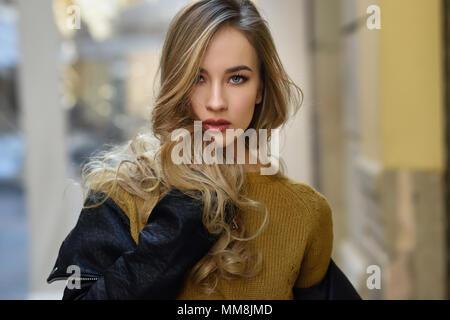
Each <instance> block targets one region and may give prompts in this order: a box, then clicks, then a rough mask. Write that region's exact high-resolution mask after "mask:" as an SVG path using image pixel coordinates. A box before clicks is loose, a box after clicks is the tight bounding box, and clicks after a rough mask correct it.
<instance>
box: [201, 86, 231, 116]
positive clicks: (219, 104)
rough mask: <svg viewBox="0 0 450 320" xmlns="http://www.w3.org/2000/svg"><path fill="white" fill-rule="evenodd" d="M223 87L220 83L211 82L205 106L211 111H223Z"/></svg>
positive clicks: (224, 106)
mask: <svg viewBox="0 0 450 320" xmlns="http://www.w3.org/2000/svg"><path fill="white" fill-rule="evenodd" d="M224 94H225V93H224V89H223V88H222V86H221V85H220V84H213V85H211V87H210V90H209V96H208V100H207V103H206V108H207V109H208V110H211V111H223V110H225V109H226V108H227V105H226V99H225V96H224Z"/></svg>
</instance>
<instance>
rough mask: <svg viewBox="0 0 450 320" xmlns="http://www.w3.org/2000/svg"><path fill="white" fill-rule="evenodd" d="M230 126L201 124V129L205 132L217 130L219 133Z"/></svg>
mask: <svg viewBox="0 0 450 320" xmlns="http://www.w3.org/2000/svg"><path fill="white" fill-rule="evenodd" d="M229 126H230V124H229V123H228V124H213V123H203V128H204V129H205V130H210V129H212V130H219V131H224V130H226V129H227V128H228V127H229Z"/></svg>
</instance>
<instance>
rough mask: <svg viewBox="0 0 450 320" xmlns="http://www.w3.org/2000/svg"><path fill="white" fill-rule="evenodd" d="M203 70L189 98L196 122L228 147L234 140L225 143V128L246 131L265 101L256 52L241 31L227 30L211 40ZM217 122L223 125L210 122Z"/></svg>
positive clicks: (218, 32)
mask: <svg viewBox="0 0 450 320" xmlns="http://www.w3.org/2000/svg"><path fill="white" fill-rule="evenodd" d="M200 67H201V68H200V76H199V78H198V79H197V83H196V84H195V86H194V90H193V93H192V95H191V97H190V103H191V108H192V111H193V113H194V115H195V118H196V119H195V120H201V121H202V124H203V127H204V129H205V130H207V129H212V130H215V131H214V132H213V133H214V134H213V136H214V140H215V141H216V143H217V144H218V145H219V146H225V145H228V144H230V143H231V142H233V141H226V139H225V129H242V130H244V131H245V130H246V129H247V128H248V126H249V124H250V122H251V120H252V117H253V112H254V109H255V104H259V103H260V102H261V99H262V95H261V90H260V88H261V87H262V86H260V85H261V83H260V78H259V69H258V56H257V53H256V51H255V49H254V48H253V46H252V45H251V44H250V42H248V40H247V38H246V37H245V36H244V35H243V34H242V33H241V32H240V31H238V30H237V29H234V28H231V27H224V28H221V29H219V30H218V31H217V32H216V34H215V35H214V36H213V38H212V39H211V42H210V43H209V45H208V47H207V49H206V53H205V56H204V59H203V60H202V62H201V65H200ZM214 120H219V121H220V123H222V125H221V124H220V123H219V124H217V123H216V125H214V124H213V123H208V122H209V121H214ZM223 123H225V125H224V124H223Z"/></svg>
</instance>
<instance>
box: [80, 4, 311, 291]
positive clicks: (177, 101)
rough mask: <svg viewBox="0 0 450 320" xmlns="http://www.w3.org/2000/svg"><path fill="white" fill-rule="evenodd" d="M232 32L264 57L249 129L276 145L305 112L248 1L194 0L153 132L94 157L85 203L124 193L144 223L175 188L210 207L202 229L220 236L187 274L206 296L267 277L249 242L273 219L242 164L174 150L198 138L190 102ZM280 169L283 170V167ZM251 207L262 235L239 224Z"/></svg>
mask: <svg viewBox="0 0 450 320" xmlns="http://www.w3.org/2000/svg"><path fill="white" fill-rule="evenodd" d="M225 26H228V27H233V28H236V29H237V30H239V31H241V32H242V33H243V34H244V35H245V36H246V37H247V39H248V40H249V42H250V43H251V44H252V46H253V47H254V49H255V51H256V52H257V54H258V61H259V64H260V77H261V81H262V82H261V83H262V90H263V91H262V92H263V99H262V101H261V103H260V104H258V105H256V107H255V112H254V115H253V118H252V120H251V123H250V126H249V128H254V129H256V131H258V129H267V131H268V138H269V139H270V137H271V135H270V132H271V130H270V129H276V128H279V127H280V126H283V125H284V124H285V123H286V121H287V120H288V119H289V117H290V116H291V114H290V108H289V106H292V111H293V112H292V115H294V114H295V113H296V112H297V111H298V109H299V108H300V105H301V102H302V100H303V93H302V91H301V89H300V88H299V87H298V86H297V85H296V84H295V83H294V82H293V81H292V80H291V79H290V77H289V76H288V74H287V73H286V71H285V69H284V67H283V65H282V63H281V61H280V58H279V56H278V53H277V51H276V48H275V45H274V41H273V39H272V36H271V34H270V31H269V28H268V26H267V22H266V21H265V20H264V19H263V18H262V17H261V15H260V14H259V12H258V10H257V9H256V7H255V6H254V4H253V3H252V2H251V1H249V0H201V1H193V2H190V3H189V4H188V5H186V6H185V7H184V8H182V9H181V10H180V11H179V12H178V13H177V14H176V16H175V17H174V18H173V20H172V21H171V23H170V26H169V29H168V32H167V35H166V38H165V42H164V46H163V50H162V55H161V60H160V64H159V68H158V73H160V85H159V92H158V94H157V98H156V101H155V104H154V107H153V109H152V114H151V128H150V130H149V131H148V132H146V133H140V134H137V135H136V136H135V137H134V138H133V139H132V140H130V141H129V142H127V143H126V144H124V145H121V146H116V147H114V148H112V149H110V150H107V151H103V152H101V153H99V154H97V155H96V156H93V157H92V158H91V160H90V161H89V162H88V163H87V164H86V165H85V166H84V167H83V170H82V186H83V189H84V191H85V197H86V195H88V194H90V191H91V190H95V191H102V192H104V193H106V194H107V196H108V197H113V198H114V197H116V195H117V193H118V192H123V190H125V191H126V192H129V193H130V194H133V195H135V196H137V197H139V198H141V199H143V200H144V205H143V207H142V208H140V215H141V219H142V220H141V221H147V219H148V216H149V215H150V211H151V206H152V204H154V203H155V200H156V198H158V199H160V198H161V197H162V196H164V194H165V193H166V192H168V191H169V190H170V189H171V188H177V189H179V190H181V191H183V192H184V193H185V194H187V195H189V196H191V197H192V198H196V199H199V200H201V201H203V203H204V210H203V224H204V225H205V227H206V228H207V230H208V231H209V232H210V233H212V234H217V235H219V238H218V241H217V242H216V243H215V244H214V245H213V247H212V248H211V250H210V251H209V252H208V254H207V255H205V256H204V257H203V258H202V259H201V260H200V261H198V263H197V264H196V265H195V266H194V267H193V268H192V270H190V272H189V273H188V275H187V276H188V277H189V279H190V280H192V281H193V283H194V284H195V285H198V286H199V287H200V289H201V290H202V291H203V292H205V293H207V294H210V293H212V292H214V291H215V288H216V285H217V282H218V280H219V278H225V279H236V278H243V277H244V278H250V277H253V276H255V275H257V274H258V273H259V272H260V270H261V267H262V256H261V253H260V252H258V251H257V250H255V251H253V250H251V249H250V246H249V245H248V241H249V240H251V239H253V238H255V237H256V236H257V235H258V234H259V233H260V232H261V231H262V230H263V228H264V226H265V225H266V223H267V216H268V212H267V208H266V207H265V205H264V204H262V203H260V202H258V201H255V200H252V199H250V198H249V197H248V196H247V194H246V192H245V184H246V173H245V171H244V168H243V165H241V164H217V163H214V164H211V165H206V164H202V165H200V166H198V165H197V166H192V165H185V164H174V163H173V162H172V160H171V153H172V149H173V147H174V146H175V145H176V144H177V143H178V142H177V141H171V133H172V132H173V131H174V130H176V129H178V128H186V129H188V131H189V133H190V134H191V138H192V136H193V132H194V130H193V119H194V115H193V113H192V110H191V108H190V103H189V97H190V96H191V93H192V90H193V87H194V85H195V83H196V79H197V78H198V76H199V69H200V63H201V61H202V57H203V56H204V54H205V51H206V48H207V46H208V43H209V42H210V40H211V38H212V37H213V36H214V34H215V32H217V31H218V30H219V29H220V28H222V27H225ZM191 141H193V139H191ZM258 143H259V142H258ZM194 152H195V150H194ZM280 160H281V159H280ZM280 169H281V172H283V171H284V164H283V163H282V165H281V168H280ZM281 174H282V173H281ZM198 191H200V192H198ZM105 200H106V198H105V199H104V201H105ZM101 203H103V201H102V202H99V203H97V204H96V205H95V206H98V205H100V204H101ZM229 208H236V209H237V210H235V212H234V219H233V220H232V222H230V221H228V220H227V210H229ZM249 208H257V209H259V210H261V212H263V213H264V214H265V216H264V220H263V223H262V225H261V226H260V228H259V230H258V232H256V233H255V234H254V235H251V236H248V234H247V232H246V229H245V225H243V224H242V222H241V220H240V219H239V217H240V215H241V214H242V212H243V211H245V210H247V209H249Z"/></svg>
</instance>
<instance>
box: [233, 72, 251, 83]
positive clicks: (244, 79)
mask: <svg viewBox="0 0 450 320" xmlns="http://www.w3.org/2000/svg"><path fill="white" fill-rule="evenodd" d="M231 79H235V80H236V79H237V80H239V79H242V81H240V82H235V81H233V83H234V84H240V83H244V82H245V81H247V77H244V76H241V75H240V74H237V75H234V76H232V77H231Z"/></svg>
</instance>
